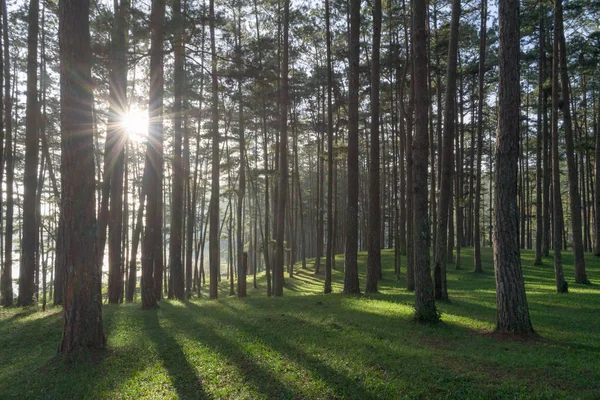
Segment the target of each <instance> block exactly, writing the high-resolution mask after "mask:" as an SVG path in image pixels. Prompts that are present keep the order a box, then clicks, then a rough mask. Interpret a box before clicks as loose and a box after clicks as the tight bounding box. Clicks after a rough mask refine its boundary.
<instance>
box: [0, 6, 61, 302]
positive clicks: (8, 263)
mask: <svg viewBox="0 0 600 400" xmlns="http://www.w3.org/2000/svg"><path fill="white" fill-rule="evenodd" d="M1 6H2V16H1V17H2V39H3V49H0V51H4V60H3V61H4V65H3V66H2V67H3V69H4V129H5V136H6V236H5V246H4V264H3V266H2V279H1V280H0V293H1V294H2V299H1V300H0V304H1V305H4V306H10V305H12V303H13V296H14V294H13V288H12V252H13V211H14V199H13V181H14V175H15V172H14V163H13V142H12V140H13V138H12V98H11V92H10V87H11V85H10V53H9V43H8V25H7V13H8V11H7V8H6V0H2V3H1ZM0 118H2V116H1V115H0ZM55 293H56V290H55ZM61 293H62V291H61ZM55 297H56V295H55Z"/></svg>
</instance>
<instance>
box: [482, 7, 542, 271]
mask: <svg viewBox="0 0 600 400" xmlns="http://www.w3.org/2000/svg"><path fill="white" fill-rule="evenodd" d="M486 22H487V0H483V1H482V2H481V25H480V29H479V87H478V92H477V93H478V95H479V99H478V102H477V168H476V169H477V171H476V172H475V173H476V174H477V177H476V183H475V207H474V210H473V211H474V213H475V215H474V222H473V225H474V227H473V265H474V267H475V268H474V270H475V272H482V271H483V268H482V267H481V222H480V215H481V210H480V209H481V173H482V172H481V157H482V154H483V103H484V102H485V91H484V86H483V85H484V78H485V48H486V44H485V41H486V30H487V28H486ZM540 198H541V197H540Z"/></svg>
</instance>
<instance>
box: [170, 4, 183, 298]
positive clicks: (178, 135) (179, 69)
mask: <svg viewBox="0 0 600 400" xmlns="http://www.w3.org/2000/svg"><path fill="white" fill-rule="evenodd" d="M172 7H173V23H174V27H175V38H174V44H173V46H174V48H175V64H174V72H173V79H174V82H173V89H174V95H175V96H174V103H173V127H174V134H175V135H174V136H175V140H174V144H173V192H172V200H171V234H170V242H169V244H170V247H169V264H170V268H171V274H172V282H173V293H174V295H175V297H176V298H177V300H182V301H183V300H184V299H185V287H184V271H183V262H182V260H181V248H182V233H183V229H182V228H183V225H182V220H183V211H184V205H185V203H184V201H183V160H182V157H181V145H182V126H181V125H182V99H183V85H184V79H185V77H184V70H183V63H184V59H185V49H184V44H183V25H184V22H183V17H182V14H181V0H174V1H173V4H172Z"/></svg>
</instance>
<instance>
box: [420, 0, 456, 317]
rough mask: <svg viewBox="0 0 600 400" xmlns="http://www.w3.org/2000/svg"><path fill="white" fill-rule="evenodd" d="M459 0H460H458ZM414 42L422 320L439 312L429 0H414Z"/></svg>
mask: <svg viewBox="0 0 600 400" xmlns="http://www.w3.org/2000/svg"><path fill="white" fill-rule="evenodd" d="M455 1H458V0H455ZM412 12H413V18H412V43H413V78H414V92H413V94H414V96H415V100H414V104H415V138H414V142H413V160H414V162H413V176H414V180H413V192H412V193H411V195H412V197H413V215H412V222H411V223H412V225H413V226H414V228H413V237H412V238H411V239H412V240H413V241H414V271H415V319H416V320H417V321H420V322H436V321H438V320H439V315H438V313H437V310H436V308H435V300H434V294H433V282H432V281H431V268H430V255H429V239H430V232H429V216H428V203H427V191H428V186H427V164H428V147H429V133H428V117H429V116H428V112H429V91H428V90H427V80H428V78H427V27H426V15H427V4H426V1H425V0H413V10H412Z"/></svg>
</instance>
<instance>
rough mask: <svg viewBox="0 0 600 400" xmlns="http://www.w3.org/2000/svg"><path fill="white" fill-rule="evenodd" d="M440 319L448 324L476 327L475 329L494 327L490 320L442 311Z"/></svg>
mask: <svg viewBox="0 0 600 400" xmlns="http://www.w3.org/2000/svg"><path fill="white" fill-rule="evenodd" d="M442 321H444V322H446V323H449V324H454V325H460V326H464V327H466V328H469V329H477V330H489V329H494V327H495V323H494V322H491V321H481V320H479V319H475V318H469V317H465V316H463V315H455V314H446V313H443V314H442Z"/></svg>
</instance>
